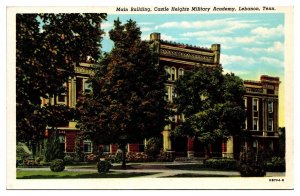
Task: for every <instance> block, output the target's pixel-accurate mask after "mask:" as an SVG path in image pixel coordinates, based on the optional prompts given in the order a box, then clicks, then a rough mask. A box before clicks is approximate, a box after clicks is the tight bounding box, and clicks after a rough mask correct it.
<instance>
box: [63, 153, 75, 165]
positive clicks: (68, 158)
mask: <svg viewBox="0 0 300 196" xmlns="http://www.w3.org/2000/svg"><path fill="white" fill-rule="evenodd" d="M64 162H65V164H66V165H71V164H72V163H73V162H74V158H73V157H72V156H71V155H66V156H65V157H64Z"/></svg>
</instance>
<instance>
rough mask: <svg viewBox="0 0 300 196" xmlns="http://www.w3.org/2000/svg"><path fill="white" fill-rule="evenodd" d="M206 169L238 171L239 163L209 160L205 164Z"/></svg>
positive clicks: (228, 160) (227, 160) (225, 160)
mask: <svg viewBox="0 0 300 196" xmlns="http://www.w3.org/2000/svg"><path fill="white" fill-rule="evenodd" d="M204 167H206V168H212V169H220V170H237V169H238V163H237V161H236V160H234V159H208V160H206V161H205V162H204Z"/></svg>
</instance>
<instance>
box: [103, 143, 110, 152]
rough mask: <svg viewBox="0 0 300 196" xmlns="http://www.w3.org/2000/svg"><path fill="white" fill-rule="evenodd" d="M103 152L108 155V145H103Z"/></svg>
mask: <svg viewBox="0 0 300 196" xmlns="http://www.w3.org/2000/svg"><path fill="white" fill-rule="evenodd" d="M103 152H104V153H110V145H109V144H107V145H103Z"/></svg>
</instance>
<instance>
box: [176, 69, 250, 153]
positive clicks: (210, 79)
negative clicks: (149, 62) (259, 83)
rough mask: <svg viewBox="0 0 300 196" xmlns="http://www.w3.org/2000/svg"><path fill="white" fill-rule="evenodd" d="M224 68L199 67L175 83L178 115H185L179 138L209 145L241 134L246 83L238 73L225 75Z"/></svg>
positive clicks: (180, 126)
mask: <svg viewBox="0 0 300 196" xmlns="http://www.w3.org/2000/svg"><path fill="white" fill-rule="evenodd" d="M222 71H223V70H222V68H221V67H206V66H200V67H195V68H194V70H190V71H186V72H185V75H184V76H183V77H181V78H179V79H178V80H177V81H176V83H175V93H176V95H177V97H176V99H175V104H176V107H177V112H178V114H184V115H185V121H184V122H181V123H180V125H179V126H177V128H176V129H175V130H174V135H175V136H190V137H195V138H196V139H198V140H200V141H201V142H202V143H204V144H205V154H206V157H209V156H210V155H209V150H208V145H209V144H212V143H214V142H216V141H217V140H219V139H228V137H229V136H232V135H237V134H239V132H240V130H241V127H242V124H243V123H244V119H245V114H244V102H243V95H244V92H245V90H244V86H243V81H242V80H241V79H240V78H239V77H237V76H235V75H234V74H232V73H231V74H225V75H223V74H222Z"/></svg>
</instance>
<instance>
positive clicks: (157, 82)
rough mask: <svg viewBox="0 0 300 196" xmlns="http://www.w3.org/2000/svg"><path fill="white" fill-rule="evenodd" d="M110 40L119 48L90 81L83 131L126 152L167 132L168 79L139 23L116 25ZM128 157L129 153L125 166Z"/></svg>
mask: <svg viewBox="0 0 300 196" xmlns="http://www.w3.org/2000/svg"><path fill="white" fill-rule="evenodd" d="M109 36H110V39H111V40H112V41H113V42H114V47H113V49H112V51H111V52H110V53H107V54H105V55H104V58H103V59H102V61H101V62H100V65H101V66H100V67H99V68H98V69H97V70H96V74H95V75H94V77H92V78H91V79H90V81H91V83H92V87H93V92H92V93H91V94H89V95H84V96H82V97H81V98H80V99H79V101H78V104H77V109H78V112H79V114H80V119H79V122H78V127H79V128H80V129H81V130H83V132H84V134H85V135H88V137H89V138H93V140H94V142H96V143H100V144H109V143H116V144H118V145H119V147H120V149H121V150H122V151H123V152H124V151H125V146H126V144H127V143H136V142H140V141H141V140H143V139H144V138H150V137H153V136H158V135H160V132H161V130H163V128H164V126H165V123H166V122H165V119H166V116H167V110H166V102H165V100H164V99H163V96H164V91H165V88H164V80H165V77H164V75H163V73H162V70H160V68H159V67H158V66H157V65H156V63H155V62H156V60H155V59H154V55H153V53H152V51H151V50H150V47H149V44H148V43H147V42H144V41H141V31H140V29H139V28H138V27H137V26H136V23H135V22H134V21H132V20H129V21H128V22H127V23H125V24H124V25H123V24H121V22H120V21H119V20H116V21H115V22H114V28H113V29H112V30H111V31H110V32H109ZM125 158H126V156H125V154H124V155H123V165H124V167H125V163H126V162H125Z"/></svg>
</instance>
